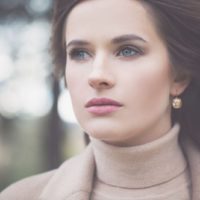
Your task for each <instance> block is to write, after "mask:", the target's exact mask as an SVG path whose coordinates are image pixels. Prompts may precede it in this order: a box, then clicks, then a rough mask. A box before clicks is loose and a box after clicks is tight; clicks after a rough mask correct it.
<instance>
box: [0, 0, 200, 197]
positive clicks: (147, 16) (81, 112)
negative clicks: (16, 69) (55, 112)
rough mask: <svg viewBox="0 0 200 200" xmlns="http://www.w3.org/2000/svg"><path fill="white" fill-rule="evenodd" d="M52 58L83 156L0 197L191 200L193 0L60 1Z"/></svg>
mask: <svg viewBox="0 0 200 200" xmlns="http://www.w3.org/2000/svg"><path fill="white" fill-rule="evenodd" d="M53 28H54V29H53V38H52V41H53V43H52V44H53V45H52V49H53V55H54V60H55V63H56V66H57V69H58V70H61V71H63V72H64V76H65V78H66V83H67V86H68V89H69V91H70V95H71V98H72V103H73V107H74V111H75V114H76V116H77V119H78V121H79V123H80V125H81V127H82V128H83V130H84V131H85V132H86V133H87V134H88V136H89V137H90V140H91V142H90V144H89V145H88V146H87V148H86V149H85V151H84V152H83V153H82V154H80V155H79V156H76V157H75V158H72V159H70V160H68V161H66V162H65V163H64V164H63V165H61V167H60V168H59V169H57V170H55V171H53V172H48V173H45V174H42V175H37V176H34V177H31V178H28V179H25V180H23V181H20V182H19V183H17V184H14V185H13V186H11V187H10V188H8V189H7V190H5V191H4V192H3V193H2V194H1V198H0V199H1V200H18V199H19V200H25V199H26V200H27V199H29V200H31V199H34V200H38V199H40V200H64V199H65V200H89V199H90V200H123V199H126V200H133V199H137V200H144V199H145V200H175V199H177V200H199V199H200V190H199V187H200V177H199V172H200V158H199V155H200V152H199V147H200V138H199V133H200V125H199V124H200V123H199V116H200V106H199V102H200V66H199V64H200V56H199V53H200V2H199V0H190V1H188V0H176V1H174V0H156V1H155V0H140V1H136V0H124V1H121V0H93V1H91V0H88V1H79V0H60V1H56V5H55V15H54V23H53Z"/></svg>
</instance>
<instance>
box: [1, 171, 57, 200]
mask: <svg viewBox="0 0 200 200" xmlns="http://www.w3.org/2000/svg"><path fill="white" fill-rule="evenodd" d="M54 173H55V170H54V171H50V172H46V173H43V174H38V175H35V176H31V177H28V178H25V179H23V180H21V181H18V182H16V183H14V184H12V185H10V186H9V187H8V188H6V189H5V190H4V191H3V192H2V193H1V194H0V200H27V199H29V200H35V199H37V197H38V196H39V195H40V193H41V191H42V190H43V188H44V186H45V185H46V184H47V183H48V181H49V180H50V179H51V177H52V176H53V174H54Z"/></svg>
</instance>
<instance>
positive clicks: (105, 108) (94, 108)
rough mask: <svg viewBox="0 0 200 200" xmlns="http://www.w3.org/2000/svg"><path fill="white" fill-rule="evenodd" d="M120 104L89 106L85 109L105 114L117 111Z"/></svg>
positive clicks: (93, 112)
mask: <svg viewBox="0 0 200 200" xmlns="http://www.w3.org/2000/svg"><path fill="white" fill-rule="evenodd" d="M119 108H120V106H113V105H105V106H91V107H88V108H87V111H88V112H90V113H92V114H95V115H106V114H109V113H113V112H115V111H117V110H118V109H119Z"/></svg>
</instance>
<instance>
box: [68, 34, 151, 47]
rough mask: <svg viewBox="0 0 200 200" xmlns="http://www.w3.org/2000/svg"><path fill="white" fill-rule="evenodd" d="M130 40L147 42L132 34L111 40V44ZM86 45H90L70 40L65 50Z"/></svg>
mask: <svg viewBox="0 0 200 200" xmlns="http://www.w3.org/2000/svg"><path fill="white" fill-rule="evenodd" d="M132 40H139V41H142V42H145V43H146V42H147V41H146V40H145V39H143V38H142V37H139V36H137V35H134V34H129V35H122V36H118V37H115V38H113V39H112V40H111V43H113V44H119V43H123V42H128V41H132ZM88 45H90V43H89V42H88V41H84V40H72V41H70V42H69V43H68V44H67V48H68V47H69V46H88Z"/></svg>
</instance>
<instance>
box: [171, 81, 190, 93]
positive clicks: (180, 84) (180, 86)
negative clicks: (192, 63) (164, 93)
mask: <svg viewBox="0 0 200 200" xmlns="http://www.w3.org/2000/svg"><path fill="white" fill-rule="evenodd" d="M189 84H190V79H189V78H187V79H185V80H179V81H176V80H174V82H173V83H172V87H171V90H170V94H171V95H172V96H179V95H181V94H182V93H183V92H184V91H185V89H186V88H187V86H188V85H189Z"/></svg>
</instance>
